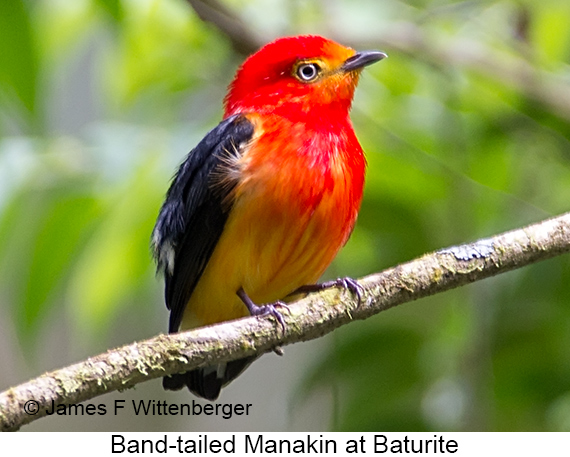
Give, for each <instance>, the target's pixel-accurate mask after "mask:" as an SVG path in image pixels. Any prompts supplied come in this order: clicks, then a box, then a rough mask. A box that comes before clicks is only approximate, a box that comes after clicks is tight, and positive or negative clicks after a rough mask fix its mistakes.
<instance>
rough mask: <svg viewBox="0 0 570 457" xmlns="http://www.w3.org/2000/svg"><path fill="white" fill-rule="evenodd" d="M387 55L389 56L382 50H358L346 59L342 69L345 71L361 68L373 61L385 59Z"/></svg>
mask: <svg viewBox="0 0 570 457" xmlns="http://www.w3.org/2000/svg"><path fill="white" fill-rule="evenodd" d="M386 57H388V55H387V54H385V53H383V52H380V51H362V52H357V53H356V54H354V55H353V56H352V57H349V58H348V59H346V60H345V61H344V63H343V64H342V67H340V69H341V70H342V71H344V72H349V71H353V70H358V69H359V68H363V67H366V66H368V65H372V64H373V63H375V62H378V61H379V60H382V59H385V58H386Z"/></svg>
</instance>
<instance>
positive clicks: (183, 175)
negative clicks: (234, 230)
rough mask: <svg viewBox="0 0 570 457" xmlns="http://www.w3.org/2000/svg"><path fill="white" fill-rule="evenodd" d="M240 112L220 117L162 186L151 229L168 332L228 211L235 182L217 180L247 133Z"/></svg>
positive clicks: (175, 328) (179, 317)
mask: <svg viewBox="0 0 570 457" xmlns="http://www.w3.org/2000/svg"><path fill="white" fill-rule="evenodd" d="M253 130H254V129H253V124H252V123H251V122H250V121H249V120H247V119H246V118H245V116H243V115H235V116H232V117H229V118H227V119H225V120H224V121H222V122H221V123H220V124H219V125H218V126H217V127H215V128H214V129H213V130H211V131H210V132H209V133H208V134H207V135H206V136H205V137H204V139H203V140H202V141H201V142H200V143H199V144H198V145H197V146H196V147H195V148H194V149H193V150H192V151H190V153H189V154H188V156H187V157H186V160H185V161H184V162H183V163H182V165H180V168H179V169H178V172H177V173H176V176H175V177H174V180H173V182H172V184H171V186H170V189H168V193H167V194H166V199H165V201H164V203H163V205H162V208H161V209H160V213H159V215H158V219H157V221H156V225H155V227H154V230H153V235H152V244H153V248H154V256H155V258H156V261H157V263H158V269H159V270H162V271H163V272H164V277H165V282H166V290H165V298H166V306H167V307H168V309H169V310H170V323H169V328H168V330H169V332H170V333H174V332H177V331H178V329H179V327H180V323H181V321H182V315H183V313H184V308H185V306H186V303H188V300H189V299H190V296H191V295H192V292H193V291H194V288H195V287H196V284H197V283H198V280H199V279H200V276H201V275H202V272H203V271H204V268H205V267H206V264H207V263H208V260H209V258H210V256H211V255H212V251H213V250H214V247H215V246H216V244H217V242H218V240H219V238H220V236H221V234H222V231H223V229H224V225H225V223H226V220H227V218H228V214H229V212H230V210H231V206H232V201H231V198H229V196H230V194H231V192H232V190H233V187H234V186H235V182H232V181H231V180H228V181H227V182H224V184H223V185H221V184H220V183H219V180H220V179H223V173H224V172H225V173H227V172H228V171H229V170H227V167H228V162H229V160H230V159H231V157H232V156H235V155H236V154H240V153H241V151H242V150H243V147H244V146H245V145H246V144H247V143H248V142H249V141H250V140H251V138H252V136H253Z"/></svg>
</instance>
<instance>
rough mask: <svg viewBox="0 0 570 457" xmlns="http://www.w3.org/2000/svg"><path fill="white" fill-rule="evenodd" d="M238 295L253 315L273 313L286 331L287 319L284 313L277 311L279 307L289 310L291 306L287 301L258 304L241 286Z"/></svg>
mask: <svg viewBox="0 0 570 457" xmlns="http://www.w3.org/2000/svg"><path fill="white" fill-rule="evenodd" d="M237 295H238V297H239V298H240V299H241V301H242V302H243V304H244V305H245V306H246V307H247V309H248V311H249V314H251V315H252V316H267V315H269V314H271V315H272V316H273V317H274V318H275V319H277V322H279V323H280V324H281V328H282V329H283V332H285V319H283V315H282V314H281V313H280V312H279V311H277V308H285V309H287V311H289V307H288V306H287V305H286V304H285V303H283V302H282V301H276V302H274V303H268V304H266V305H261V306H257V305H256V304H255V303H253V300H252V299H251V298H249V295H247V294H246V293H245V290H243V287H240V288H239V290H238V291H237Z"/></svg>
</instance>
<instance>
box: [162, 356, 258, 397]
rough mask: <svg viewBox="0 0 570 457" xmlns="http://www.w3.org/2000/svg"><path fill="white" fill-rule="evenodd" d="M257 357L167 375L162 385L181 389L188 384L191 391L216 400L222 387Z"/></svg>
mask: <svg viewBox="0 0 570 457" xmlns="http://www.w3.org/2000/svg"><path fill="white" fill-rule="evenodd" d="M256 358H257V357H256V356H253V357H246V358H245V359H239V360H233V361H231V362H228V363H224V364H220V365H213V366H211V367H206V368H198V369H196V370H192V371H187V372H186V373H180V374H175V375H172V376H165V377H164V378H162V387H164V389H165V390H180V389H182V388H184V386H186V387H188V390H190V392H192V393H193V394H195V395H198V396H199V397H202V398H205V399H206V400H215V399H217V398H218V396H219V395H220V391H221V390H222V387H224V386H227V385H228V384H229V383H230V382H232V381H233V380H234V379H235V378H237V377H238V376H239V375H240V374H241V373H242V371H243V370H245V369H246V368H247V367H248V366H249V364H250V363H251V362H253V361H254V360H255V359H256Z"/></svg>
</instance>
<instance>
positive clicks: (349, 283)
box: [291, 277, 364, 306]
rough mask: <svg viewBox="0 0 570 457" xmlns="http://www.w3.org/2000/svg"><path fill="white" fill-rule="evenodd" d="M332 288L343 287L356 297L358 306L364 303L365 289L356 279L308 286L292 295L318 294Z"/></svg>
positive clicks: (344, 279)
mask: <svg viewBox="0 0 570 457" xmlns="http://www.w3.org/2000/svg"><path fill="white" fill-rule="evenodd" d="M330 287H342V288H343V289H348V290H349V291H350V292H351V293H353V294H354V295H356V298H357V299H358V305H359V306H360V304H361V303H362V295H363V294H364V287H362V286H361V285H360V284H359V283H358V281H357V280H356V279H352V278H348V277H347V278H338V279H333V280H332V281H325V282H322V283H320V284H307V285H305V286H301V287H299V288H298V289H297V290H295V291H294V292H293V293H292V294H291V295H294V294H298V293H308V292H318V291H320V290H324V289H328V288H330Z"/></svg>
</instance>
